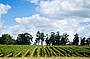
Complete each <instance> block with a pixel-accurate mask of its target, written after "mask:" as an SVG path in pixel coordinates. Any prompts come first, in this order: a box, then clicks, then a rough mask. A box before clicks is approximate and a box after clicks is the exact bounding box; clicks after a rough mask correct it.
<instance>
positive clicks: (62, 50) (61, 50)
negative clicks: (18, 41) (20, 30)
mask: <svg viewBox="0 0 90 59" xmlns="http://www.w3.org/2000/svg"><path fill="white" fill-rule="evenodd" d="M0 57H4V58H5V57H27V58H31V57H32V58H35V57H42V58H52V57H53V58H56V57H57V58H59V57H61V58H62V59H63V58H67V59H68V58H69V59H70V58H74V59H75V58H77V57H79V58H89V57H90V47H89V46H32V45H0ZM57 58H56V59H57ZM61 58H60V59H61Z"/></svg>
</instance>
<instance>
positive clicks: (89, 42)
mask: <svg viewBox="0 0 90 59" xmlns="http://www.w3.org/2000/svg"><path fill="white" fill-rule="evenodd" d="M86 44H87V45H88V46H89V45H90V37H89V38H87V40H86Z"/></svg>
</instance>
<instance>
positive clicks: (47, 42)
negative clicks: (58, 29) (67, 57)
mask: <svg viewBox="0 0 90 59" xmlns="http://www.w3.org/2000/svg"><path fill="white" fill-rule="evenodd" d="M45 41H46V45H50V43H49V42H50V41H49V37H48V34H46V40H45Z"/></svg>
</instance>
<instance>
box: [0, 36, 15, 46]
mask: <svg viewBox="0 0 90 59" xmlns="http://www.w3.org/2000/svg"><path fill="white" fill-rule="evenodd" d="M14 43H15V40H14V39H12V37H11V36H10V35H9V34H3V35H2V37H0V44H8V45H9V44H14Z"/></svg>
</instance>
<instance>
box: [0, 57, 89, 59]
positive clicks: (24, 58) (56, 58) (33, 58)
mask: <svg viewBox="0 0 90 59" xmlns="http://www.w3.org/2000/svg"><path fill="white" fill-rule="evenodd" d="M0 59H90V57H16V58H14V57H0Z"/></svg>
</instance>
